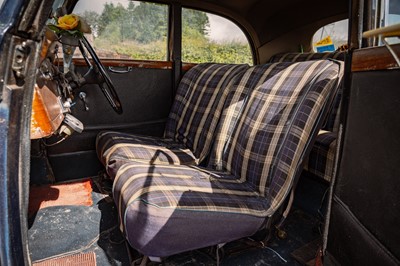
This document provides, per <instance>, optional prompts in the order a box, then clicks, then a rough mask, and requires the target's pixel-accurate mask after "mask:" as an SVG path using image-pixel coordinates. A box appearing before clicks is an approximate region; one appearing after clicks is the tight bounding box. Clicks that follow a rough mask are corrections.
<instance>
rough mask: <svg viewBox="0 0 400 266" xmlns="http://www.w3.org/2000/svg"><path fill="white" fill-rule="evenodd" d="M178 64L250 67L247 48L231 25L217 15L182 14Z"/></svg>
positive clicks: (196, 11) (250, 53)
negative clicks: (181, 62)
mask: <svg viewBox="0 0 400 266" xmlns="http://www.w3.org/2000/svg"><path fill="white" fill-rule="evenodd" d="M182 61H184V62H189V63H202V62H215V63H237V64H239V63H247V64H253V57H252V52H251V48H250V44H249V42H248V40H247V38H246V35H245V34H244V33H243V31H242V30H241V29H240V28H239V27H238V26H237V25H236V24H235V23H233V22H232V21H230V20H228V19H226V18H223V17H221V16H218V15H214V14H210V13H206V12H202V11H198V10H193V9H188V8H184V9H183V10H182Z"/></svg>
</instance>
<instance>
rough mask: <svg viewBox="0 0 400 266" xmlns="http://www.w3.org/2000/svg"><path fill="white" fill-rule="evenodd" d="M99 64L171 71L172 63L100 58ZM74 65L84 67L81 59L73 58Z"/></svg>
mask: <svg viewBox="0 0 400 266" xmlns="http://www.w3.org/2000/svg"><path fill="white" fill-rule="evenodd" d="M101 63H102V64H103V65H104V66H114V67H135V68H155V69H172V62H169V61H150V60H130V59H104V58H102V59H101ZM74 64H75V65H77V66H84V65H86V62H85V60H84V59H83V58H74Z"/></svg>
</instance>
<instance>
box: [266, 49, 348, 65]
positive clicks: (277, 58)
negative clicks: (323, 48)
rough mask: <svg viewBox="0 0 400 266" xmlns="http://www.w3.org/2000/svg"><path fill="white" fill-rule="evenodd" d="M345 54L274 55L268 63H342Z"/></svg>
mask: <svg viewBox="0 0 400 266" xmlns="http://www.w3.org/2000/svg"><path fill="white" fill-rule="evenodd" d="M345 55H346V53H345V52H341V51H340V52H336V51H335V52H331V53H281V54H276V55H274V56H272V57H271V59H270V60H269V62H270V63H277V62H302V61H308V60H321V59H328V58H331V59H336V60H340V61H344V59H345Z"/></svg>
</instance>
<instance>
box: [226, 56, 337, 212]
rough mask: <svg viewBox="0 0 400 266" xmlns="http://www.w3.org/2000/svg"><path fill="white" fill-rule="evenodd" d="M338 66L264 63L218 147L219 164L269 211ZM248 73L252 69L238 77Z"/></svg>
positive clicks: (286, 184) (311, 132) (322, 109)
mask: <svg viewBox="0 0 400 266" xmlns="http://www.w3.org/2000/svg"><path fill="white" fill-rule="evenodd" d="M341 65H342V64H341V63H339V62H333V61H328V60H318V61H306V62H299V63H276V64H270V65H267V66H266V68H267V71H269V73H270V74H269V75H270V78H268V79H266V81H265V82H264V83H262V84H261V85H259V86H257V87H255V88H254V89H253V90H252V91H250V92H249V93H248V99H247V101H246V103H245V104H244V106H243V108H242V114H241V115H240V117H239V120H238V121H237V123H235V125H234V128H233V129H232V133H233V134H232V136H231V138H230V139H229V140H228V141H227V146H226V147H225V148H224V149H222V154H221V159H222V165H223V166H224V168H225V170H227V171H229V172H230V173H232V174H233V175H235V176H237V177H238V178H240V182H248V183H249V184H250V185H251V186H253V187H254V189H255V190H256V191H258V192H259V194H260V196H263V197H265V196H266V197H268V199H269V200H270V203H271V209H270V210H273V211H275V210H276V208H277V207H278V206H279V205H280V204H281V202H282V200H283V199H284V198H285V196H286V194H287V193H288V191H289V189H290V187H291V185H292V183H293V180H294V178H295V176H296V174H297V173H298V171H300V169H301V168H300V165H301V162H302V160H303V158H304V157H305V155H306V151H307V150H308V146H309V144H310V143H311V142H312V141H313V138H315V136H316V133H317V131H318V130H319V127H321V126H322V118H323V116H324V115H326V113H327V109H328V108H327V106H328V105H329V102H330V101H332V100H333V95H334V89H332V88H337V86H336V85H337V82H339V80H340V78H341V76H342V69H343V67H341ZM256 68H257V67H256ZM250 71H254V68H253V69H249V70H248V71H247V72H246V73H245V74H244V75H243V79H245V78H246V77H247V74H248V73H249V72H250Z"/></svg>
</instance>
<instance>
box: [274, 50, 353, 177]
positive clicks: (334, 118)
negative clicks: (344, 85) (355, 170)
mask: <svg viewBox="0 0 400 266" xmlns="http://www.w3.org/2000/svg"><path fill="white" fill-rule="evenodd" d="M345 56H346V53H345V52H342V51H336V52H330V53H281V54H277V55H274V56H273V57H272V58H271V59H270V62H271V63H274V62H302V61H308V60H318V59H328V58H332V59H336V60H340V61H344V60H345ZM341 97H342V90H341V88H339V90H338V93H337V96H336V98H335V100H334V102H333V105H332V108H331V109H330V111H329V114H328V117H327V120H326V122H325V124H324V126H323V127H322V130H321V131H320V132H319V133H318V136H317V138H316V140H315V143H314V146H313V148H312V150H311V153H310V156H309V157H308V159H307V161H306V163H305V167H304V170H305V171H306V172H308V173H310V174H312V175H313V176H315V177H317V178H319V179H321V180H325V181H328V182H330V181H331V180H332V176H333V168H334V163H335V156H336V142H337V141H336V139H337V132H338V127H339V115H340V100H341Z"/></svg>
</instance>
